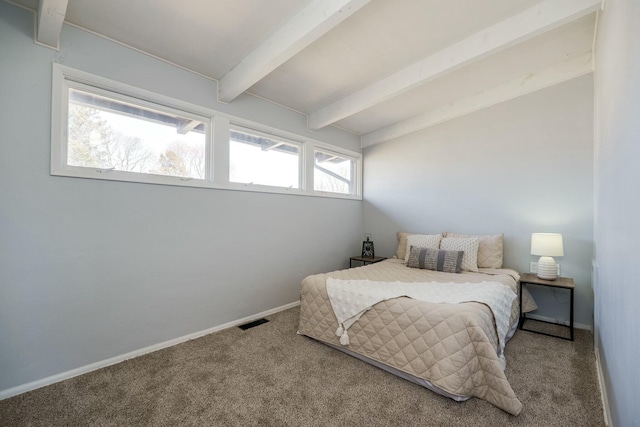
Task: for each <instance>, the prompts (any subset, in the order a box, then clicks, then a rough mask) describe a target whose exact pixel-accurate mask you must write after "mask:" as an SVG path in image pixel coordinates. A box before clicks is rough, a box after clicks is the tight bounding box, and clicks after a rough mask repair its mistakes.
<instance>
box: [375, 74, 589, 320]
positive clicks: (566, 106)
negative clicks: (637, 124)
mask: <svg viewBox="0 0 640 427" xmlns="http://www.w3.org/2000/svg"><path fill="white" fill-rule="evenodd" d="M592 85H593V79H592V77H591V76H584V77H580V78H578V79H575V80H572V81H570V82H567V83H564V84H562V85H558V86H554V87H552V88H548V89H545V90H542V91H539V92H536V93H533V94H530V95H527V96H524V97H521V98H518V99H515V100H512V101H510V102H507V103H503V104H500V105H496V106H494V107H491V108H488V109H485V110H482V111H479V112H476V113H473V114H470V115H467V116H464V117H461V118H459V119H456V120H452V121H449V122H446V123H443V124H440V125H437V126H433V127H431V128H429V129H426V130H424V131H421V132H418V133H415V134H412V135H407V136H405V137H402V138H398V139H396V140H393V141H390V142H387V143H384V144H381V145H376V146H373V147H370V148H367V149H365V154H364V200H365V204H364V232H366V233H372V234H373V238H374V239H373V240H374V242H375V244H376V249H377V250H378V251H379V252H380V254H381V255H386V256H391V255H393V253H394V251H395V248H396V235H395V233H396V232H398V231H409V232H424V233H438V232H441V231H454V232H460V233H477V234H492V233H504V234H505V266H506V267H510V268H513V269H516V270H519V271H528V269H529V262H530V261H537V257H534V256H532V255H530V242H531V240H530V239H531V233H532V232H559V233H562V234H563V237H564V248H565V256H564V257H562V258H558V259H557V261H558V262H559V263H560V264H561V267H562V275H564V276H569V277H573V278H574V279H575V281H576V287H577V288H576V304H575V305H576V322H579V323H581V324H583V325H587V326H591V324H592V306H593V302H592V301H593V300H592V290H591V285H590V283H591V258H592V245H593V243H592V241H593V238H592V233H593V87H592ZM536 291H537V292H536ZM532 293H533V294H534V296H535V297H536V300H537V301H538V303H539V305H540V307H541V308H540V310H538V312H536V314H537V315H539V316H544V317H551V318H554V319H560V320H565V319H568V300H569V298H568V295H567V294H566V292H562V291H557V292H555V293H554V292H553V291H550V290H547V289H535V290H534V291H533V292H532Z"/></svg>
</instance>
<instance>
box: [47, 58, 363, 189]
mask: <svg viewBox="0 0 640 427" xmlns="http://www.w3.org/2000/svg"><path fill="white" fill-rule="evenodd" d="M52 87H53V91H52V114H51V175H59V176H68V177H75V178H91V179H101V180H112V181H124V182H139V183H151V184H163V185H173V186H189V187H200V188H218V189H225V190H240V191H254V192H268V193H281V194H297V195H306V196H317V197H333V198H344V199H358V200H359V199H361V196H360V195H361V187H360V185H361V184H360V177H361V174H362V172H361V170H362V161H361V155H360V153H357V152H352V151H349V150H346V149H343V148H340V147H337V146H333V145H330V144H327V143H325V142H321V141H314V140H312V139H310V138H306V137H302V136H300V135H297V134H295V133H291V132H287V131H285V130H282V129H278V128H274V127H270V126H267V125H265V124H259V123H255V122H253V121H250V120H246V119H244V118H241V117H234V116H231V115H229V114H226V113H223V112H219V111H216V110H212V109H210V108H206V107H202V106H200V105H196V104H192V103H189V102H187V101H183V100H180V99H175V98H171V97H168V96H164V95H161V94H158V93H154V92H150V91H147V90H144V89H141V88H138V87H135V86H130V85H127V84H124V83H120V82H117V81H113V80H110V79H106V78H103V77H100V76H96V75H93V74H89V73H86V72H83V71H80V70H75V69H72V68H69V67H66V66H64V65H60V64H57V63H54V64H53V80H52ZM214 131H215V132H214ZM214 169H215V174H214Z"/></svg>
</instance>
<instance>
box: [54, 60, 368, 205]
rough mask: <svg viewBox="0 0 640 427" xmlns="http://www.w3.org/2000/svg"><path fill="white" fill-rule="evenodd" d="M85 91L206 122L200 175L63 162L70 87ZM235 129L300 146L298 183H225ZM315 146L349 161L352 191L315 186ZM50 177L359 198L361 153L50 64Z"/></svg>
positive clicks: (63, 66)
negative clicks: (351, 163)
mask: <svg viewBox="0 0 640 427" xmlns="http://www.w3.org/2000/svg"><path fill="white" fill-rule="evenodd" d="M70 87H71V88H74V89H79V90H84V91H86V92H89V93H95V94H96V95H100V96H106V97H108V98H114V99H116V100H121V101H125V102H128V103H134V104H138V103H139V105H140V106H141V107H145V108H150V109H153V110H159V111H166V112H167V113H170V114H177V115H180V116H182V117H185V118H193V119H194V120H199V121H202V122H203V123H205V124H206V126H207V128H208V132H207V133H206V138H205V153H206V154H205V155H206V163H207V165H206V171H205V179H197V178H183V177H176V176H168V175H156V174H149V173H140V172H129V171H116V170H105V169H98V168H91V167H83V166H71V165H67V132H68V127H67V123H68V122H67V121H68V106H69V99H68V93H69V88H70ZM231 128H239V130H246V131H248V132H250V133H251V132H253V133H259V134H262V135H264V136H265V137H266V138H272V139H278V140H282V141H283V142H286V143H287V144H295V145H297V146H298V147H299V155H298V167H299V174H298V180H299V184H298V186H299V188H297V189H296V188H285V187H277V186H269V185H261V184H243V183H233V182H229V163H230V158H229V154H230V150H229V147H230V132H231ZM316 149H318V150H320V151H324V152H326V151H329V152H332V153H335V154H337V155H339V156H341V157H345V158H348V159H350V160H353V161H354V167H355V170H354V176H355V182H354V193H353V194H344V193H333V192H325V191H315V190H314V182H313V178H314V153H315V151H316ZM50 174H51V175H52V176H63V177H73V178H85V179H87V178H88V179H98V180H108V181H121V182H134V183H139V184H160V185H171V186H184V187H197V188H211V189H219V190H233V191H250V192H260V193H275V194H292V195H299V196H314V197H326V198H337V199H351V200H362V182H361V181H362V153H359V152H355V151H351V150H349V149H346V148H342V147H339V146H334V145H332V144H329V143H326V142H322V141H317V140H314V139H311V138H307V137H303V136H300V135H298V134H295V133H293V132H289V131H284V130H282V129H279V128H275V127H272V126H268V125H265V124H262V123H256V122H254V121H251V120H247V119H244V118H241V117H237V116H233V115H230V114H227V113H224V112H220V111H217V110H213V109H211V108H206V107H202V106H199V105H195V104H192V103H189V102H186V101H182V100H179V99H175V98H172V97H169V96H165V95H161V94H158V93H155V92H151V91H148V90H145V89H141V88H138V87H135V86H132V85H128V84H125V83H121V82H117V81H114V80H111V79H107V78H104V77H101V76H97V75H94V74H91V73H88V72H84V71H81V70H76V69H73V68H71V67H68V66H65V65H61V64H58V63H53V67H52V98H51V170H50Z"/></svg>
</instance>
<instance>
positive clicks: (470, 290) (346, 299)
mask: <svg viewBox="0 0 640 427" xmlns="http://www.w3.org/2000/svg"><path fill="white" fill-rule="evenodd" d="M327 293H328V295H329V300H330V301H331V306H332V307H333V311H334V313H335V315H336V318H337V319H338V322H339V324H340V326H339V327H338V330H337V331H336V335H338V336H340V337H341V338H340V343H341V344H342V345H348V344H349V336H348V334H347V330H348V329H349V328H350V327H351V326H352V325H353V324H354V323H355V322H357V321H358V319H359V318H360V316H362V315H363V314H364V313H365V312H366V311H367V310H369V309H370V308H371V307H373V306H374V305H375V304H377V303H379V302H381V301H385V300H388V299H392V298H398V297H403V296H406V297H409V298H413V299H416V300H420V301H426V302H431V303H448V304H459V303H463V302H479V303H482V304H485V305H486V306H488V307H489V308H490V309H491V312H492V313H493V317H494V320H495V324H496V330H497V335H498V340H499V347H500V348H499V350H498V357H499V359H500V362H501V364H502V368H503V370H504V368H505V367H506V360H505V358H504V346H505V339H506V335H507V332H508V331H509V328H510V325H509V317H510V315H511V306H512V304H513V301H514V299H515V298H516V294H515V292H513V290H511V289H510V288H508V287H507V286H505V285H504V284H502V283H498V282H481V283H440V282H427V283H415V282H412V283H404V282H375V281H371V280H340V279H334V278H331V277H329V278H327Z"/></svg>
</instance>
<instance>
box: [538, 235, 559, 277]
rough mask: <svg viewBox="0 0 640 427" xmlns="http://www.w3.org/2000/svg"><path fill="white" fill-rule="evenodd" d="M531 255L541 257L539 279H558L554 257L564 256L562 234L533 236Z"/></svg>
mask: <svg viewBox="0 0 640 427" xmlns="http://www.w3.org/2000/svg"><path fill="white" fill-rule="evenodd" d="M531 255H539V256H540V259H539V260H538V277H539V278H541V279H544V280H555V278H556V277H558V267H557V264H556V261H555V260H554V259H553V257H554V256H564V250H563V248H562V234H560V233H533V234H531Z"/></svg>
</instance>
